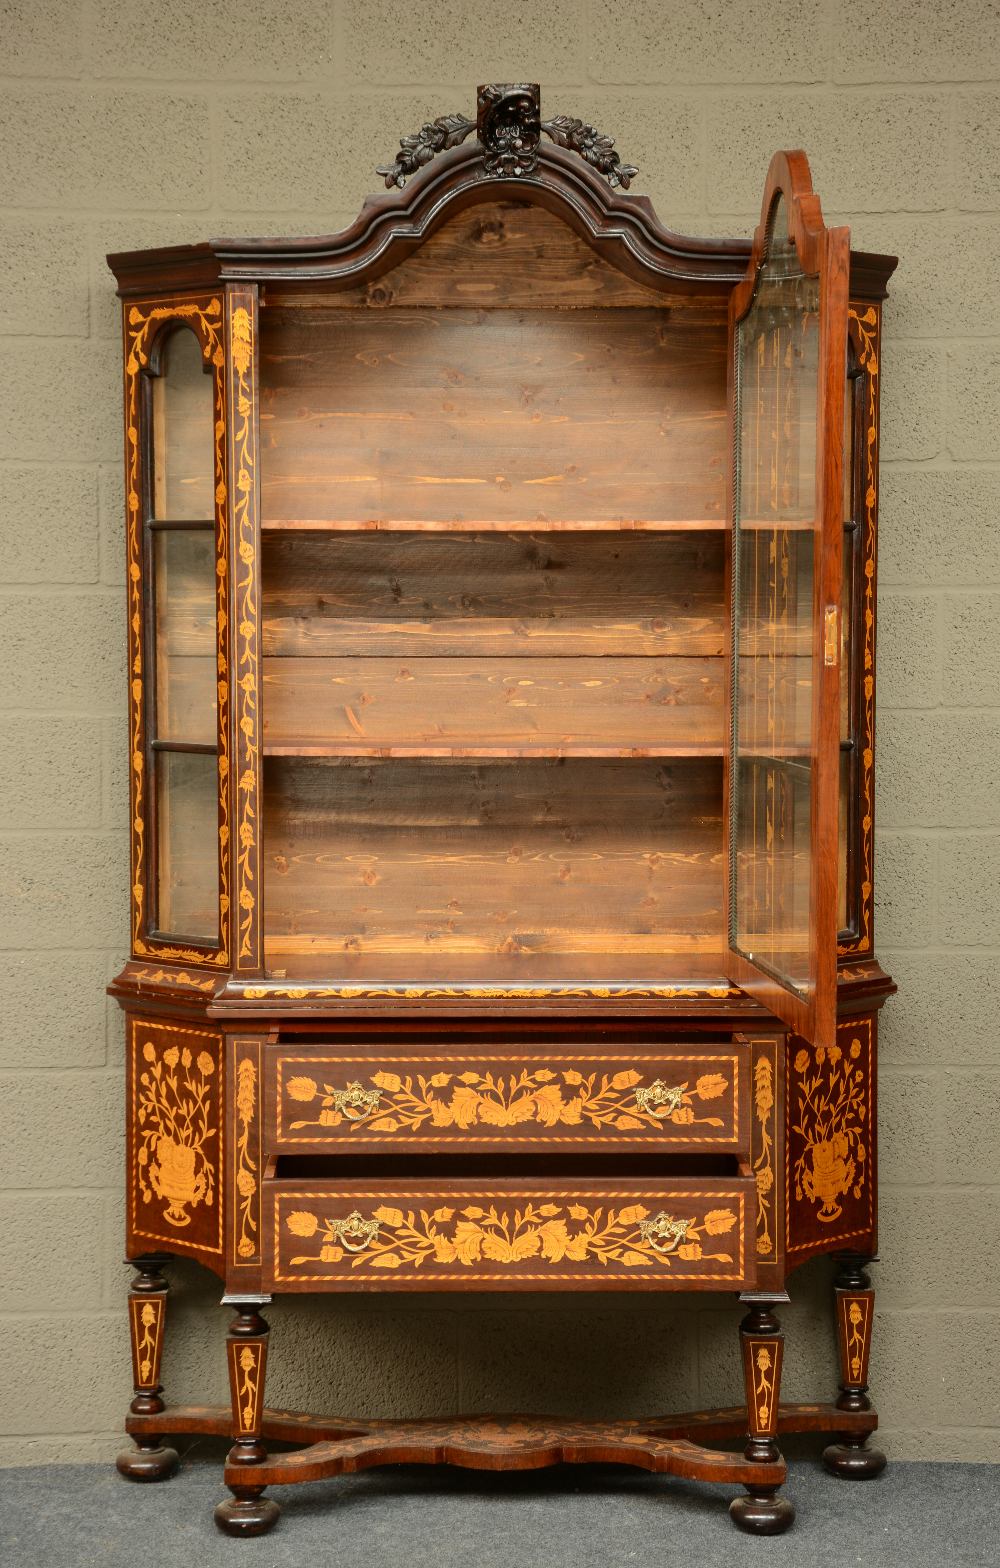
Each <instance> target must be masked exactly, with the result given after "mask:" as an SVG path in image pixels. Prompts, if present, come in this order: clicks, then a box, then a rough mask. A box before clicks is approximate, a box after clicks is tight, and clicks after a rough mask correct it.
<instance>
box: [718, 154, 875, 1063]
mask: <svg viewBox="0 0 1000 1568" xmlns="http://www.w3.org/2000/svg"><path fill="white" fill-rule="evenodd" d="M849 247H850V241H849V235H848V231H847V229H827V228H825V227H824V226H823V223H822V219H821V216H820V211H819V202H818V200H817V198H816V197H815V196H814V195H813V193H812V186H811V181H810V177H809V169H808V164H807V163H806V160H805V157H804V155H803V154H802V153H788V154H781V153H779V154H778V155H777V156H776V157H775V159H774V161H773V162H772V165H771V171H770V174H769V178H768V185H767V191H766V193H765V200H764V209H763V217H762V220H761V226H760V228H759V229H758V231H757V235H756V238H755V240H754V247H753V254H752V257H751V263H750V268H749V270H748V274H747V277H746V279H745V280H744V283H743V284H742V285H740V287H739V288H737V290H736V291H735V294H734V298H733V302H732V308H731V315H730V324H731V333H730V344H731V409H732V495H731V518H730V521H731V538H730V557H729V559H730V571H731V602H730V636H731V657H730V692H729V719H730V738H729V750H728V763H727V810H726V817H727V837H728V857H727V858H728V887H727V920H728V938H729V960H730V973H731V976H732V978H733V979H734V980H735V981H737V983H738V984H739V985H741V986H742V987H743V988H744V989H745V990H746V991H748V992H750V993H751V994H753V995H754V996H756V998H757V999H758V1000H759V1001H760V1002H762V1003H763V1004H764V1005H765V1006H767V1007H768V1008H769V1009H770V1010H771V1011H772V1012H774V1013H776V1014H777V1015H778V1017H780V1018H781V1019H782V1020H783V1021H784V1022H785V1023H787V1024H788V1025H789V1026H790V1027H791V1028H793V1029H794V1030H795V1031H796V1033H798V1034H801V1035H803V1036H804V1037H805V1038H807V1039H810V1040H812V1041H813V1042H814V1043H816V1044H826V1045H832V1044H833V1040H834V1028H835V1021H836V962H837V927H838V898H837V883H838V829H839V803H838V797H839V775H840V744H839V742H840V668H839V665H840V659H841V631H840V615H841V608H840V600H841V593H842V584H843V580H842V540H843V517H842V516H841V507H842V495H843V461H844V455H843V430H844V382H845V377H844V366H845V356H846V353H847V299H848V272H849V263H850V248H849Z"/></svg>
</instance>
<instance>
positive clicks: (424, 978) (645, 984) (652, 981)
mask: <svg viewBox="0 0 1000 1568" xmlns="http://www.w3.org/2000/svg"><path fill="white" fill-rule="evenodd" d="M279 946H280V951H279ZM286 949H287V950H286ZM265 954H266V962H267V967H268V974H269V975H270V977H271V978H272V980H273V981H275V982H277V983H278V984H279V985H280V983H281V982H283V981H287V982H288V983H289V984H292V985H308V984H310V983H314V984H317V985H323V984H324V983H325V984H327V985H335V986H338V987H340V986H342V987H345V988H347V990H348V992H350V993H353V992H354V991H356V990H358V991H362V992H363V991H365V990H369V991H374V992H375V994H376V995H378V994H379V993H380V992H384V991H385V989H386V988H390V987H391V988H400V989H406V988H407V987H413V988H414V989H416V990H426V991H428V992H431V993H433V992H434V991H435V990H438V989H440V988H441V987H448V988H449V989H450V990H456V991H459V992H462V991H467V992H469V993H475V992H476V991H479V992H482V990H483V989H487V990H489V992H490V996H491V998H493V999H496V998H497V997H498V996H499V997H502V996H503V995H504V994H505V993H507V994H509V995H511V996H512V997H515V998H516V997H517V996H518V994H519V993H523V992H524V991H526V990H528V991H532V993H534V992H535V991H538V992H540V993H542V994H545V993H546V992H552V993H554V994H556V993H558V992H559V991H560V990H561V989H563V988H569V989H570V990H571V991H572V992H573V995H574V997H575V996H578V995H579V994H581V993H583V994H584V995H586V994H588V993H589V994H590V995H592V996H593V997H594V998H595V999H596V1000H598V1001H599V1000H600V999H601V997H602V995H605V996H606V994H607V992H608V990H609V989H610V988H612V987H614V988H615V994H617V993H618V991H619V990H620V989H625V990H627V991H629V992H631V991H639V992H642V991H644V990H649V989H650V988H653V987H656V988H659V989H660V990H661V991H663V992H664V993H666V992H675V991H679V992H680V993H681V994H682V995H683V994H684V993H686V992H690V994H691V995H692V996H695V995H697V996H703V995H708V994H712V993H720V994H722V995H726V994H727V993H728V991H729V982H728V980H727V979H726V965H725V955H724V952H723V950H722V945H721V943H720V944H719V945H718V946H717V947H716V948H715V949H712V948H709V947H705V949H704V950H703V951H699V952H694V951H693V950H692V948H691V946H690V945H681V944H678V945H675V944H673V943H670V944H664V946H663V947H662V948H660V950H659V951H658V952H656V953H643V954H637V955H631V954H627V953H621V952H618V951H605V952H600V951H597V950H596V949H595V951H593V952H590V953H584V952H580V951H576V950H572V949H567V950H566V951H565V952H561V953H552V952H548V953H442V952H440V951H436V950H434V949H431V950H429V951H428V949H427V948H426V947H425V948H422V949H421V950H420V951H411V952H398V953H355V952H350V951H345V950H341V951H338V952H336V953H329V952H323V951H320V950H317V949H312V948H307V947H304V946H299V947H295V946H294V945H293V944H289V943H288V942H287V940H286V939H284V938H278V939H274V940H273V941H267V940H266V941H265ZM481 1005H482V1004H481V1002H480V1007H481Z"/></svg>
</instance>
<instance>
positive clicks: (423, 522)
mask: <svg viewBox="0 0 1000 1568" xmlns="http://www.w3.org/2000/svg"><path fill="white" fill-rule="evenodd" d="M725 526H726V520H725V518H722V517H695V518H683V519H682V518H669V517H668V518H638V517H633V518H606V519H603V520H601V521H589V520H588V521H587V522H567V521H565V520H563V521H560V522H549V521H548V520H546V519H544V518H537V517H536V518H531V519H527V518H525V519H521V520H518V521H513V522H512V521H508V520H505V519H504V520H493V521H489V520H486V521H484V520H483V519H481V518H477V519H476V520H475V521H468V522H454V521H451V520H449V519H446V518H422V519H421V518H405V517H369V518H334V519H330V518H321V517H267V516H266V515H265V516H264V517H263V518H262V520H261V532H262V533H265V534H280V533H385V534H409V533H415V534H416V533H430V534H434V533H437V534H446V533H456V534H458V533H461V534H470V533H471V534H475V533H499V534H512V533H546V534H550V533H657V534H676V533H705V532H718V531H720V530H722V529H724V528H725ZM772 526H774V525H773V524H772ZM788 526H794V525H792V524H790V525H788Z"/></svg>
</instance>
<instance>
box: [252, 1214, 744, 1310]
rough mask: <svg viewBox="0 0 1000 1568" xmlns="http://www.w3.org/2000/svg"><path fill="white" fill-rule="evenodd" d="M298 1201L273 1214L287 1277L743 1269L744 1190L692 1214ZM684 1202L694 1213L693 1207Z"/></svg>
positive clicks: (718, 1272)
mask: <svg viewBox="0 0 1000 1568" xmlns="http://www.w3.org/2000/svg"><path fill="white" fill-rule="evenodd" d="M301 1196H302V1197H307V1196H308V1194H302V1195H301ZM491 1196H494V1201H490V1198H491ZM554 1196H555V1197H561V1196H562V1195H560V1194H556V1195H554ZM695 1196H696V1197H697V1195H695ZM713 1198H714V1199H715V1202H714V1204H713ZM727 1198H728V1200H729V1201H726V1199H727ZM298 1201H300V1200H296V1199H295V1198H294V1197H293V1196H290V1197H289V1198H288V1207H287V1208H286V1210H285V1212H284V1213H283V1214H281V1212H280V1209H279V1212H278V1216H277V1223H278V1226H279V1235H278V1236H277V1238H276V1242H277V1246H278V1251H279V1257H280V1258H281V1259H282V1260H283V1261H282V1266H283V1268H285V1269H287V1271H288V1272H287V1273H286V1274H285V1275H284V1276H283V1277H285V1278H287V1279H292V1278H295V1277H296V1276H300V1277H304V1278H309V1277H323V1276H322V1275H315V1274H314V1272H313V1271H315V1270H316V1269H317V1267H318V1268H320V1269H324V1272H325V1274H327V1275H329V1274H332V1273H338V1272H340V1273H343V1272H357V1271H361V1272H363V1273H367V1272H369V1271H370V1270H380V1271H386V1274H385V1275H384V1276H383V1277H387V1276H388V1274H389V1272H392V1273H395V1272H396V1271H405V1272H406V1273H407V1274H411V1273H413V1272H414V1271H418V1272H419V1274H420V1275H421V1276H422V1277H426V1280H427V1285H428V1288H433V1280H434V1278H435V1277H437V1278H441V1277H445V1278H457V1277H461V1271H469V1275H470V1277H483V1275H482V1273H481V1272H477V1271H482V1270H483V1268H484V1266H491V1270H490V1272H491V1276H493V1277H497V1278H500V1277H503V1276H504V1274H505V1273H507V1272H509V1273H511V1274H513V1275H516V1276H519V1277H521V1278H528V1277H537V1278H539V1279H542V1278H543V1277H544V1276H545V1274H546V1273H549V1272H551V1271H553V1270H558V1269H568V1268H570V1267H571V1266H572V1265H588V1264H589V1265H593V1264H597V1265H598V1272H600V1271H606V1270H607V1268H608V1267H609V1265H611V1266H614V1271H615V1272H617V1271H618V1270H621V1271H622V1272H623V1273H625V1274H628V1273H630V1272H632V1271H641V1272H643V1273H644V1275H645V1276H650V1275H655V1274H662V1273H665V1272H667V1271H671V1270H676V1269H678V1268H680V1271H681V1272H682V1273H684V1274H685V1275H690V1274H691V1273H692V1272H693V1273H694V1274H695V1275H696V1276H698V1277H703V1278H719V1279H724V1278H733V1277H736V1274H737V1272H738V1270H739V1269H740V1268H741V1266H742V1251H743V1240H742V1237H743V1205H742V1196H741V1195H740V1196H736V1197H735V1198H733V1197H732V1196H731V1195H728V1194H727V1195H725V1196H724V1197H721V1198H720V1197H719V1195H718V1194H714V1195H705V1201H704V1204H703V1206H701V1207H699V1208H697V1209H696V1211H695V1212H688V1213H681V1212H673V1210H674V1209H679V1207H680V1205H678V1204H676V1203H675V1204H673V1205H672V1206H671V1208H670V1209H668V1208H667V1207H666V1203H667V1200H666V1199H665V1200H664V1206H663V1207H656V1206H655V1204H654V1202H652V1201H650V1202H648V1203H644V1202H638V1201H632V1202H626V1203H621V1204H619V1203H615V1202H609V1203H606V1204H605V1203H600V1202H593V1201H583V1200H582V1198H581V1200H580V1201H574V1202H566V1201H560V1202H556V1201H548V1200H546V1199H544V1198H540V1199H539V1201H533V1195H530V1194H526V1195H524V1196H523V1197H519V1198H518V1199H516V1200H515V1199H513V1198H510V1197H507V1198H504V1199H502V1200H499V1201H497V1199H496V1197H495V1195H490V1194H484V1195H483V1202H482V1203H469V1202H466V1201H464V1200H455V1201H453V1202H442V1203H437V1204H435V1205H434V1206H429V1207H426V1208H423V1207H414V1208H407V1209H404V1208H402V1207H397V1206H396V1204H395V1203H379V1204H376V1205H375V1206H374V1207H367V1206H366V1207H362V1206H361V1205H360V1204H359V1206H357V1207H355V1208H353V1209H350V1210H349V1211H348V1212H346V1213H331V1212H329V1211H328V1210H327V1211H324V1205H322V1204H320V1205H319V1206H318V1207H313V1208H305V1207H299V1206H298ZM685 1206H686V1207H687V1208H688V1209H689V1210H690V1208H691V1205H690V1203H688V1204H686V1205H685ZM337 1265H340V1268H339V1269H338V1268H337ZM324 1266H325V1267H324ZM456 1270H457V1271H458V1273H456V1272H455V1271H456ZM300 1271H301V1273H300ZM441 1271H444V1273H443V1275H442V1273H441ZM703 1271H705V1272H703ZM593 1272H594V1271H593V1269H591V1273H592V1274H593ZM562 1277H564V1278H570V1277H574V1276H573V1275H572V1274H571V1273H567V1274H565V1275H563V1276H562ZM579 1277H581V1278H585V1277H586V1275H584V1274H581V1275H580V1276H579Z"/></svg>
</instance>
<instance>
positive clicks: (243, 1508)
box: [215, 1495, 281, 1536]
mask: <svg viewBox="0 0 1000 1568" xmlns="http://www.w3.org/2000/svg"><path fill="white" fill-rule="evenodd" d="M280 1517H281V1509H280V1508H279V1507H278V1505H277V1503H275V1502H272V1500H271V1499H270V1498H269V1497H261V1496H259V1495H258V1496H256V1497H227V1498H226V1499H225V1501H224V1502H221V1503H219V1505H218V1506H217V1508H216V1510H215V1522H216V1524H217V1525H218V1527H219V1529H220V1530H221V1531H222V1533H223V1535H236V1536H240V1535H266V1534H267V1532H268V1531H269V1530H273V1529H274V1527H275V1525H276V1524H277V1522H278V1520H279V1519H280Z"/></svg>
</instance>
